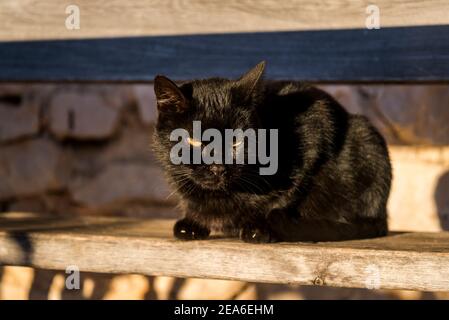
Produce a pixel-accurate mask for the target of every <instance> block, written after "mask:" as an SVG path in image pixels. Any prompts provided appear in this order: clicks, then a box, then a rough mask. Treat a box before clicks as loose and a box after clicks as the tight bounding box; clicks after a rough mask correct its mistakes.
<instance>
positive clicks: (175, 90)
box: [154, 75, 187, 112]
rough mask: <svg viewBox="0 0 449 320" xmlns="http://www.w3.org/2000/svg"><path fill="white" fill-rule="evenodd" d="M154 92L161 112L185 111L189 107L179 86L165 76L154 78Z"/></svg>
mask: <svg viewBox="0 0 449 320" xmlns="http://www.w3.org/2000/svg"><path fill="white" fill-rule="evenodd" d="M154 93H155V94H156V99H157V109H158V110H159V111H160V112H166V111H169V112H184V111H185V110H186V109H187V99H186V97H185V96H184V94H183V93H182V92H181V90H180V89H179V87H178V86H177V85H176V84H175V83H174V82H173V81H171V80H170V79H168V78H167V77H164V76H160V75H158V76H156V78H154Z"/></svg>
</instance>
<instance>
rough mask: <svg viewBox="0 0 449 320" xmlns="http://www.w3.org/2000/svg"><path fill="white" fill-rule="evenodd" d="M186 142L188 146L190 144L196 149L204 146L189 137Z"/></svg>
mask: <svg viewBox="0 0 449 320" xmlns="http://www.w3.org/2000/svg"><path fill="white" fill-rule="evenodd" d="M186 141H187V143H188V144H190V145H191V146H194V147H201V144H202V143H201V141H198V140H195V139H192V138H190V137H187V138H186Z"/></svg>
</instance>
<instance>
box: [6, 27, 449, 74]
mask: <svg viewBox="0 0 449 320" xmlns="http://www.w3.org/2000/svg"><path fill="white" fill-rule="evenodd" d="M260 60H266V61H267V62H268V66H267V77H268V78H272V79H296V80H307V81H312V82H425V83H428V82H449V25H448V26H429V27H413V28H391V29H381V30H374V31H373V30H333V31H304V32H274V33H254V34H220V35H193V36H167V37H165V36H163V37H137V38H120V39H95V40H65V41H35V42H34V41H32V42H4V43H0V70H1V72H0V81H132V82H141V81H152V80H153V78H154V76H155V75H156V74H165V75H168V76H169V77H172V78H174V79H177V80H185V79H191V78H198V77H199V78H201V77H210V76H221V77H230V78H233V77H237V76H239V75H240V74H241V73H242V72H243V71H244V70H246V69H247V68H249V67H251V66H253V65H255V64H256V63H257V62H259V61H260Z"/></svg>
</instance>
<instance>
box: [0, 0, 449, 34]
mask: <svg viewBox="0 0 449 320" xmlns="http://www.w3.org/2000/svg"><path fill="white" fill-rule="evenodd" d="M72 4H76V5H77V6H78V7H79V10H80V29H79V30H68V29H67V28H66V27H65V20H66V18H67V16H68V14H66V7H67V6H68V5H72ZM369 4H375V5H377V6H378V7H379V9H380V18H381V19H380V21H381V26H382V27H397V26H417V25H422V26H423V25H444V24H449V14H448V12H449V2H448V1H446V0H408V1H403V0H376V1H375V2H373V1H370V0H363V1H353V0H324V1H315V0H283V1H276V0H264V1H240V0H229V1H221V0H212V1H210V0H208V1H205V0H187V1H186V0H172V1H148V0H132V1H109V0H77V1H69V0H2V1H0V41H1V40H3V41H13V40H42V39H69V38H70V39H75V38H77V39H80V38H102V37H118V36H121V37H125V36H154V35H178V34H204V33H230V32H266V31H287V30H323V29H348V28H356V29H360V28H365V20H366V17H367V16H368V15H367V13H366V8H367V6H368V5H369Z"/></svg>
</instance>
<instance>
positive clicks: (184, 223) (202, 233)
mask: <svg viewBox="0 0 449 320" xmlns="http://www.w3.org/2000/svg"><path fill="white" fill-rule="evenodd" d="M173 233H174V235H175V237H176V238H178V239H181V240H203V239H206V238H207V237H209V234H210V230H209V229H208V228H205V227H203V226H201V225H199V224H198V223H196V222H194V221H192V220H189V219H186V218H184V219H181V220H178V221H176V223H175V226H174V228H173Z"/></svg>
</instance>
